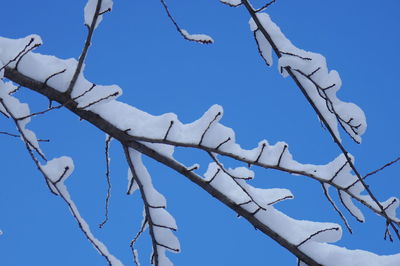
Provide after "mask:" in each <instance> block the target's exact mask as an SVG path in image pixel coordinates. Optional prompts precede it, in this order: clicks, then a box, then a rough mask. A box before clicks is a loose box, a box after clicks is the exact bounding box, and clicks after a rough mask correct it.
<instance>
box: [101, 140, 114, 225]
mask: <svg viewBox="0 0 400 266" xmlns="http://www.w3.org/2000/svg"><path fill="white" fill-rule="evenodd" d="M111 140H112V137H111V136H110V135H107V138H106V147H105V155H106V180H107V196H106V203H105V214H104V220H103V222H101V223H100V224H99V228H102V227H103V226H104V225H105V224H106V223H107V221H108V218H109V217H108V206H109V202H110V197H111V178H110V155H109V151H110V142H111Z"/></svg>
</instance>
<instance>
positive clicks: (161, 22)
mask: <svg viewBox="0 0 400 266" xmlns="http://www.w3.org/2000/svg"><path fill="white" fill-rule="evenodd" d="M168 3H169V6H170V10H171V12H172V13H173V14H174V16H175V18H176V20H177V21H178V22H179V23H180V24H181V26H182V27H183V28H185V29H187V30H188V31H189V32H191V33H206V34H209V35H211V36H212V37H213V38H214V40H215V43H214V44H212V45H200V44H196V43H191V42H188V41H185V40H183V39H182V38H181V36H180V35H179V34H178V33H177V32H176V30H175V28H174V27H173V25H172V23H171V22H170V21H169V20H168V18H167V16H166V14H165V11H164V10H163V9H162V6H161V4H160V3H159V1H132V0H130V1H115V3H114V10H113V11H112V12H111V13H110V14H107V15H105V17H104V20H103V22H102V24H101V25H100V26H99V27H98V29H97V30H96V32H95V36H94V41H93V45H92V47H91V50H90V52H89V55H88V58H87V62H86V69H85V75H86V77H87V78H88V79H89V80H90V81H92V82H95V83H97V84H104V85H107V84H118V85H119V86H121V88H122V89H123V90H124V95H123V96H122V97H120V98H119V99H120V100H122V101H124V102H127V103H129V104H131V105H133V106H135V107H138V108H140V109H142V110H144V111H146V112H149V113H151V114H154V115H158V114H162V113H166V112H174V113H176V114H177V115H178V116H179V118H180V119H181V120H182V121H183V122H185V123H187V122H191V121H193V120H196V119H197V118H199V117H200V116H201V115H202V113H203V112H204V111H206V110H207V109H208V108H209V107H210V106H211V105H213V104H220V105H222V106H223V107H224V110H225V113H224V117H223V119H222V121H221V122H222V123H223V124H225V125H227V126H229V127H231V128H233V129H234V130H235V131H236V134H237V141H238V143H240V144H241V145H242V146H243V147H244V148H253V147H255V146H257V143H258V142H259V141H260V140H262V139H267V140H268V141H269V143H275V142H277V141H280V140H282V141H285V142H287V143H288V144H289V145H290V150H291V152H292V154H293V156H294V158H295V159H296V160H298V161H300V162H302V163H312V164H325V163H328V162H329V161H330V160H332V159H333V158H335V157H336V156H337V155H338V154H339V150H338V148H337V147H336V146H335V145H334V143H333V141H332V140H331V137H330V136H329V134H328V132H327V131H326V130H324V129H323V128H322V127H321V125H320V123H319V121H318V119H317V118H316V115H315V114H314V113H313V111H312V110H311V107H310V106H309V105H308V103H307V102H306V100H305V99H304V98H303V96H302V95H301V94H300V91H299V90H298V89H297V87H296V86H295V85H294V83H293V81H291V80H290V79H284V78H282V77H281V76H280V75H279V73H278V71H277V69H276V64H275V65H274V66H272V67H271V68H267V67H266V66H265V64H264V62H263V61H262V59H261V58H260V57H259V55H258V53H257V48H256V45H255V42H254V40H253V38H252V33H251V31H250V30H249V27H248V20H249V15H248V14H247V13H246V10H245V9H244V8H243V7H238V8H230V7H228V6H226V5H223V4H221V3H219V2H218V1H217V0H214V1H194V0H186V1H178V0H170V1H169V2H168ZM254 3H255V4H262V3H263V2H262V1H255V2H254ZM85 4H86V1H83V0H80V1H50V0H42V1H27V0H25V1H24V0H14V1H5V2H4V3H2V13H1V15H0V25H2V27H0V36H3V37H8V38H21V37H25V36H26V35H29V34H32V33H36V34H39V35H40V36H41V37H42V39H43V41H44V45H43V46H42V47H40V48H39V49H37V50H36V51H37V52H40V53H43V54H50V55H55V56H57V57H60V58H70V57H75V58H77V57H78V56H79V54H80V52H81V49H82V46H83V42H84V40H85V37H86V29H85V27H84V26H83V7H84V5H85ZM399 8H400V2H399V1H397V0H387V1H381V2H379V1H370V0H369V1H361V0H353V1H346V0H336V1H319V0H303V1H289V0H278V1H277V3H276V4H274V5H273V6H272V7H270V8H269V9H268V12H269V14H270V15H271V18H272V19H273V20H274V21H275V22H276V23H277V24H278V25H279V26H280V27H281V29H282V31H283V32H284V33H285V34H286V36H287V37H289V39H291V40H292V42H293V43H294V44H295V45H297V46H298V47H299V48H302V49H305V50H309V51H313V52H318V53H321V54H323V55H324V56H325V57H326V58H327V62H328V67H329V68H330V69H336V70H337V71H338V72H339V73H340V75H341V78H342V82H343V86H342V89H341V90H340V92H339V93H338V95H339V97H340V98H341V99H343V100H345V101H350V102H354V103H356V104H357V105H359V106H360V107H361V108H362V109H363V110H364V111H365V113H366V116H367V122H368V129H367V132H366V133H365V135H364V137H363V143H362V144H360V145H357V144H354V143H352V141H351V140H350V139H349V138H348V137H347V136H346V135H344V134H342V139H343V140H344V145H345V146H346V147H348V150H350V152H351V153H352V154H353V155H354V156H355V158H356V165H357V167H358V168H359V170H360V171H361V173H363V174H366V173H368V172H370V171H372V170H375V169H376V168H379V167H380V166H382V165H384V164H385V163H387V162H389V161H391V160H393V159H395V158H397V157H398V156H400V153H399V151H400V142H399V136H400V124H399V114H400V110H399V98H400V87H399V84H400V75H399V70H398V62H399V61H400V53H399V52H398V48H399V47H400V35H399V26H400V17H399V16H398V10H399ZM18 95H19V96H20V98H21V99H22V101H24V102H28V103H30V104H31V110H34V111H39V110H43V109H45V108H46V106H47V100H46V99H44V98H43V97H41V96H38V95H36V94H35V93H33V92H30V91H29V90H27V89H23V90H22V91H21V92H20V93H19V94H18ZM28 128H31V129H33V130H34V131H35V132H36V134H37V136H38V137H39V138H42V139H50V140H51V142H50V143H43V144H42V149H43V150H44V152H45V153H46V154H47V155H48V157H49V158H53V157H59V156H62V155H67V156H71V157H72V158H73V159H74V163H75V172H74V174H73V175H72V176H71V177H70V178H69V180H68V182H67V185H68V187H69V191H70V193H71V195H72V197H73V199H74V200H75V202H76V204H77V205H78V207H79V208H80V211H81V213H82V215H83V217H84V218H85V219H86V220H87V221H88V223H89V224H90V225H91V226H92V229H93V231H94V233H95V235H96V236H97V237H98V238H99V239H100V240H102V241H103V242H104V243H105V244H107V245H108V247H109V249H110V250H111V252H112V253H113V254H115V255H116V256H117V257H118V258H120V259H121V260H122V261H123V262H124V263H125V264H126V265H130V264H132V256H131V253H130V250H129V241H130V240H131V239H132V238H133V236H134V235H135V234H136V232H137V231H138V229H139V226H140V222H141V220H142V205H141V202H140V200H139V196H138V195H137V194H135V195H133V196H127V195H126V186H127V177H126V175H127V164H126V162H125V161H124V157H123V153H122V151H121V146H120V145H119V144H118V143H117V142H113V143H112V148H111V178H112V184H113V191H112V198H111V203H110V204H111V205H110V221H109V222H108V223H107V224H106V225H105V227H104V228H103V229H98V228H97V227H98V226H97V225H98V224H99V223H100V222H101V221H102V219H103V214H104V201H105V195H106V181H105V175H104V173H105V164H104V161H105V159H104V139H105V136H104V134H103V133H102V132H99V131H98V130H97V129H95V128H94V127H93V126H91V125H90V124H88V123H87V122H84V121H83V122H82V121H79V119H78V118H77V117H76V116H75V115H73V114H71V113H69V112H68V111H66V110H58V111H54V112H52V113H49V114H48V115H45V116H40V117H37V118H35V119H33V121H32V122H31V123H30V124H29V127H28ZM0 131H9V132H15V129H14V127H13V124H12V121H8V120H6V119H5V118H4V117H0ZM0 144H1V146H0V147H1V153H0V165H1V174H0V229H1V230H3V232H4V235H3V236H1V237H0V265H5V266H26V265H33V266H43V265H44V266H47V265H59V266H64V265H65V266H67V265H76V266H86V265H105V261H104V260H103V258H102V257H101V256H99V255H98V254H97V252H96V250H95V249H94V248H93V247H92V246H91V245H90V244H89V242H88V241H86V240H85V238H84V236H83V235H82V233H81V232H80V231H79V230H78V227H77V225H76V223H75V221H74V220H73V218H72V217H71V215H70V212H69V211H68V209H67V206H66V205H65V204H64V202H63V201H61V200H60V199H59V198H57V197H55V196H54V195H52V194H51V193H50V192H49V191H48V189H47V187H46V185H45V183H44V181H43V178H42V177H41V175H40V173H39V172H38V171H36V168H35V166H34V164H33V163H32V162H31V161H30V158H29V156H28V154H27V152H26V150H25V148H24V145H23V143H22V142H21V141H20V140H18V139H16V138H11V137H8V136H2V135H0ZM176 157H177V158H178V159H181V160H182V161H183V162H184V163H186V164H188V165H191V164H194V163H200V165H201V169H200V171H199V173H203V172H204V171H205V170H206V169H207V164H208V159H207V156H206V155H205V154H203V153H201V152H199V151H190V152H187V151H181V152H180V151H178V152H177V155H176ZM145 162H146V164H147V166H148V168H149V171H150V173H151V174H152V176H153V181H154V183H155V185H156V187H157V188H158V190H159V191H160V192H161V193H163V194H164V195H165V196H166V198H167V201H168V210H169V211H170V213H171V214H172V215H173V216H174V217H175V218H176V221H177V224H178V227H179V230H178V232H177V233H176V235H177V236H178V238H179V239H180V242H181V247H182V252H181V253H180V254H171V253H169V257H170V258H171V260H172V261H173V262H174V263H175V265H178V266H181V265H183V266H187V265H190V266H221V265H224V266H225V265H229V266H242V265H251V266H253V265H254V266H261V265H295V258H294V257H293V256H292V255H291V254H290V253H289V252H287V251H286V250H284V249H283V248H281V247H279V246H278V245H277V244H275V243H274V242H273V241H272V240H270V239H268V238H267V237H266V236H265V235H263V234H261V233H260V232H258V231H255V230H254V228H252V227H251V226H250V225H249V224H248V223H247V222H246V221H245V220H243V219H237V218H236V215H235V213H233V212H232V211H231V210H229V209H227V208H226V207H225V206H223V205H222V204H220V203H219V202H217V201H216V200H215V199H214V198H212V197H211V196H209V195H208V194H207V193H205V192H204V191H202V190H201V189H200V188H198V187H196V186H195V185H194V184H192V183H190V181H188V180H186V179H185V178H184V177H182V176H179V175H178V174H176V173H174V172H172V171H170V170H168V169H167V168H166V167H164V166H161V165H158V164H156V163H154V162H152V161H151V160H146V161H145ZM225 164H227V165H229V164H231V165H232V166H235V165H237V164H236V163H234V162H232V161H229V160H227V161H226V162H225ZM399 173H400V164H397V165H394V166H392V167H390V168H387V169H386V170H385V171H383V172H381V173H379V174H377V175H375V176H372V177H370V178H369V179H367V181H368V183H369V184H370V185H371V188H372V190H373V191H374V192H375V193H376V195H377V196H378V198H379V199H381V200H386V199H387V198H388V197H389V196H396V197H400V193H399V192H400V189H399V187H400V176H399ZM254 184H256V185H257V186H260V187H264V188H275V187H277V188H288V189H290V190H291V191H292V193H293V194H294V195H295V199H294V200H292V201H285V202H283V203H280V204H278V205H276V207H277V208H278V209H280V210H283V211H285V212H286V213H287V214H288V215H290V216H292V217H294V218H297V219H307V220H315V221H326V222H337V223H339V224H341V220H340V219H339V217H338V215H337V214H336V213H335V211H334V210H333V209H332V208H331V207H330V205H329V204H328V202H327V201H326V199H325V198H324V197H323V192H322V190H321V186H320V184H319V183H317V182H315V181H312V180H309V179H308V178H306V177H301V176H290V175H287V174H284V173H280V172H277V171H274V170H265V169H256V180H255V181H254ZM334 194H336V193H335V192H334V191H332V195H334ZM335 198H336V197H335ZM342 209H343V208H342ZM362 210H363V211H364V214H365V216H366V219H367V221H366V223H365V224H359V223H358V222H356V221H355V220H354V219H353V218H352V217H351V216H350V215H349V214H348V213H346V214H347V218H348V219H349V221H350V222H351V225H352V226H353V229H354V233H353V235H349V234H348V233H347V232H345V234H344V236H343V239H342V240H341V241H340V242H338V245H340V246H346V247H348V248H352V249H357V248H359V249H366V250H370V251H373V252H376V253H378V254H394V253H396V252H398V250H399V248H400V245H399V243H400V242H399V240H397V241H396V242H395V243H390V242H388V241H384V240H383V233H384V225H385V224H384V220H383V219H382V218H381V217H378V216H376V215H375V214H372V213H371V212H370V211H369V210H367V209H365V208H362ZM138 248H139V256H140V258H141V262H142V265H148V264H149V256H150V255H149V254H150V242H149V238H148V236H147V234H145V235H144V236H143V238H142V240H140V242H139V244H138Z"/></svg>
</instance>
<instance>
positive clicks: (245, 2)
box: [242, 0, 400, 239]
mask: <svg viewBox="0 0 400 266" xmlns="http://www.w3.org/2000/svg"><path fill="white" fill-rule="evenodd" d="M242 3H243V5H244V6H245V8H246V9H247V11H248V12H249V14H250V16H251V17H252V18H253V20H254V22H255V23H256V25H257V27H258V29H259V30H260V31H261V32H262V34H263V35H264V37H265V38H266V39H267V40H268V42H269V43H270V45H271V47H272V49H273V50H274V52H275V54H276V55H277V56H278V58H280V57H281V56H282V52H281V51H280V49H279V48H278V46H277V44H276V43H275V42H274V41H273V40H272V38H271V36H270V34H269V33H268V31H267V29H265V27H264V26H263V25H262V23H261V22H260V20H259V19H258V17H257V13H256V11H255V10H254V9H253V7H252V6H251V4H250V3H249V1H248V0H243V1H242ZM284 69H285V70H286V71H287V73H288V74H289V76H290V77H291V78H292V79H293V81H294V82H295V83H296V85H297V86H298V88H299V89H300V91H301V92H302V93H303V95H304V96H305V97H306V99H307V101H308V102H309V104H310V105H311V107H312V108H313V109H314V111H315V113H316V114H317V115H318V118H319V119H320V120H321V121H322V123H323V124H324V126H325V127H326V129H327V130H328V132H329V134H330V135H331V136H332V138H333V140H334V142H335V143H336V145H337V146H338V147H339V149H340V150H341V152H342V153H343V155H344V156H345V157H346V160H347V162H348V163H349V166H350V167H351V169H352V170H353V172H354V174H355V175H356V176H357V178H358V180H359V182H360V183H361V184H362V185H363V187H364V188H365V190H366V191H367V193H368V195H369V196H370V197H371V199H372V200H373V201H374V202H375V203H376V205H377V206H378V208H379V209H380V213H381V215H382V216H383V217H385V219H386V221H387V222H388V223H389V224H390V226H391V227H392V229H393V231H394V232H395V233H396V235H397V237H398V239H400V234H399V231H398V229H397V228H396V225H395V223H394V222H393V221H392V219H391V218H390V217H389V216H388V214H387V213H386V211H385V210H384V208H383V206H382V204H381V203H380V202H379V201H378V200H377V198H376V197H375V195H374V194H373V193H372V191H371V189H370V188H369V186H368V185H367V184H366V183H365V181H364V179H363V178H362V176H361V174H360V173H359V171H358V170H357V168H356V167H355V165H354V163H353V161H352V159H351V158H350V155H349V152H348V151H347V150H346V148H345V147H344V146H343V144H342V143H341V142H340V140H339V139H338V137H337V136H336V134H335V133H334V131H333V129H332V127H331V126H330V125H329V123H328V121H327V120H326V119H325V117H324V116H323V115H322V113H321V111H320V110H319V109H318V108H317V106H316V105H315V103H314V102H313V101H312V99H311V98H310V96H309V95H308V93H307V92H306V89H305V88H304V87H303V85H302V84H301V82H300V80H299V79H298V78H297V76H296V74H295V73H294V72H293V70H292V68H291V67H289V66H286V67H284Z"/></svg>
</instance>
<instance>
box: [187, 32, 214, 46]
mask: <svg viewBox="0 0 400 266" xmlns="http://www.w3.org/2000/svg"><path fill="white" fill-rule="evenodd" d="M180 32H181V33H182V35H183V36H184V37H185V38H186V39H187V40H190V41H195V42H201V43H213V42H214V40H213V38H211V37H210V36H208V35H206V34H190V33H189V32H187V30H185V29H180Z"/></svg>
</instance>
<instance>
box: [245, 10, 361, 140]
mask: <svg viewBox="0 0 400 266" xmlns="http://www.w3.org/2000/svg"><path fill="white" fill-rule="evenodd" d="M257 18H258V19H259V21H260V23H261V24H262V26H263V28H264V29H266V30H267V32H268V34H269V36H270V38H271V39H272V41H273V42H274V44H275V45H276V46H277V48H278V49H279V53H280V58H279V64H278V69H279V71H280V72H281V73H282V75H283V76H284V77H287V76H288V75H289V73H288V72H287V71H286V69H285V68H286V67H288V68H290V69H291V70H292V72H293V74H294V76H295V77H296V78H297V79H298V80H299V81H300V83H301V85H302V86H303V88H304V89H305V91H306V93H307V95H308V96H309V97H310V98H311V100H312V102H313V103H314V104H315V105H316V107H317V109H318V110H319V111H320V112H321V114H322V116H323V117H324V119H325V120H326V121H327V123H328V125H329V127H330V128H331V129H332V131H333V132H334V135H335V136H336V137H337V138H338V139H339V140H341V138H340V134H339V130H338V122H339V123H340V124H341V125H342V126H343V127H344V129H345V131H346V132H347V133H348V134H349V135H350V136H351V137H352V138H353V139H354V140H355V141H356V142H361V135H362V134H363V133H364V132H365V130H366V128H367V122H366V118H365V114H364V112H363V111H362V110H361V108H359V107H358V106H357V105H355V104H354V103H347V102H343V101H341V100H339V99H338V98H337V96H336V93H337V91H338V90H339V89H340V87H341V85H342V81H341V79H340V76H339V74H338V72H337V71H335V70H332V71H329V70H328V67H327V64H326V60H325V57H324V56H322V55H320V54H317V53H312V52H307V51H304V50H302V49H299V48H297V47H296V46H294V45H293V44H292V43H291V42H290V40H288V39H287V38H286V36H285V35H284V34H283V33H282V32H281V30H280V28H279V27H278V26H277V25H276V24H275V23H274V22H273V21H272V20H271V18H270V17H269V15H268V14H266V13H257ZM249 24H250V29H251V30H252V31H253V32H255V37H256V41H257V44H258V47H259V51H260V53H261V55H262V57H263V58H264V59H265V60H266V62H267V64H268V65H271V64H272V49H271V45H270V44H269V43H268V41H267V40H266V38H265V36H263V35H262V33H261V31H260V30H259V29H258V26H257V25H256V23H255V21H254V20H253V19H250V22H249Z"/></svg>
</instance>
